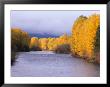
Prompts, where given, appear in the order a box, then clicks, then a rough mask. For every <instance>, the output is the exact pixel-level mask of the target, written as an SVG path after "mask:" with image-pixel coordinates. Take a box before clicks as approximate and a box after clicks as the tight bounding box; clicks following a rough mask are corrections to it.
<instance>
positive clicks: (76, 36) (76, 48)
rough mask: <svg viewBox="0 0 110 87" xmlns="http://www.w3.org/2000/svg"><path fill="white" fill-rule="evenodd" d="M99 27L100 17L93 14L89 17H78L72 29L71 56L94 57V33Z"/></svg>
mask: <svg viewBox="0 0 110 87" xmlns="http://www.w3.org/2000/svg"><path fill="white" fill-rule="evenodd" d="M99 26H100V16H99V15H98V14H93V15H91V16H89V17H88V18H87V17H84V16H80V17H79V18H78V19H77V20H76V21H75V23H74V25H73V28H72V43H71V50H72V52H73V54H77V55H79V56H81V57H88V58H92V57H93V56H94V47H95V45H94V43H95V37H96V32H97V30H98V29H99V28H98V27H99Z"/></svg>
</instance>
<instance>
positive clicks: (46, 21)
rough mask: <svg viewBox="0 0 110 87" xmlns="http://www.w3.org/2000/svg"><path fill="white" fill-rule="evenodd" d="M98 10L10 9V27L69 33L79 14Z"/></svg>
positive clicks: (35, 31) (32, 30)
mask: <svg viewBox="0 0 110 87" xmlns="http://www.w3.org/2000/svg"><path fill="white" fill-rule="evenodd" d="M94 13H98V14H99V11H11V27H19V28H22V29H23V30H24V31H27V32H29V33H38V32H39V33H53V34H58V35H61V34H63V33H70V32H71V28H72V25H73V23H74V21H75V20H76V18H77V17H79V16H80V15H84V16H89V15H91V14H94Z"/></svg>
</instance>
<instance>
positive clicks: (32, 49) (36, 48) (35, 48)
mask: <svg viewBox="0 0 110 87" xmlns="http://www.w3.org/2000/svg"><path fill="white" fill-rule="evenodd" d="M30 50H31V51H42V49H41V48H40V47H38V46H33V47H31V48H30Z"/></svg>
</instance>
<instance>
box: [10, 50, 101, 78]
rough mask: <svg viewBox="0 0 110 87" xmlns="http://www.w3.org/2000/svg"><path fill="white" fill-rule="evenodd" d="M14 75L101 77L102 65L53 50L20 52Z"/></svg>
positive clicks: (13, 67)
mask: <svg viewBox="0 0 110 87" xmlns="http://www.w3.org/2000/svg"><path fill="white" fill-rule="evenodd" d="M11 76H12V77H99V76H100V66H99V65H95V64H92V63H88V62H86V61H85V60H83V59H80V58H74V57H72V56H71V55H70V54H55V53H53V52H52V51H31V52H19V53H18V55H17V60H16V62H15V64H14V65H13V66H12V67H11Z"/></svg>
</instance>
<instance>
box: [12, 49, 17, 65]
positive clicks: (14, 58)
mask: <svg viewBox="0 0 110 87" xmlns="http://www.w3.org/2000/svg"><path fill="white" fill-rule="evenodd" d="M15 60H16V52H14V51H12V52H11V65H13V64H14V62H15Z"/></svg>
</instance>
